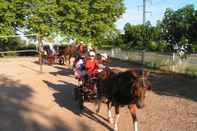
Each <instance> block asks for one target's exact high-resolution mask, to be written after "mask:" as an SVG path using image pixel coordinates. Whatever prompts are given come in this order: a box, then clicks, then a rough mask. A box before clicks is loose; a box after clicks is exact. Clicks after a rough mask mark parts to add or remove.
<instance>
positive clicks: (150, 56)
mask: <svg viewBox="0 0 197 131" xmlns="http://www.w3.org/2000/svg"><path fill="white" fill-rule="evenodd" d="M99 51H100V52H101V53H107V54H109V55H110V56H111V57H114V58H118V59H122V60H129V61H132V62H137V63H141V54H142V52H141V51H136V50H131V51H124V50H121V49H119V48H116V49H111V50H99ZM144 60H145V65H146V66H148V67H151V68H159V69H163V70H168V71H175V72H185V70H188V71H190V69H192V71H190V72H194V73H196V74H197V54H192V55H190V56H189V57H188V59H187V60H184V61H181V60H180V59H179V57H177V56H176V55H175V57H174V59H173V54H172V53H160V52H145V58H144Z"/></svg>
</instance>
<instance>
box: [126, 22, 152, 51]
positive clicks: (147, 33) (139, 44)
mask: <svg viewBox="0 0 197 131" xmlns="http://www.w3.org/2000/svg"><path fill="white" fill-rule="evenodd" d="M124 31H125V35H124V42H125V43H126V44H127V45H128V46H129V47H130V48H135V49H144V48H146V47H147V46H148V43H149V42H150V41H151V40H152V39H153V31H154V28H153V27H152V26H151V24H150V22H147V23H146V24H145V25H130V24H129V23H127V24H126V25H125V27H124Z"/></svg>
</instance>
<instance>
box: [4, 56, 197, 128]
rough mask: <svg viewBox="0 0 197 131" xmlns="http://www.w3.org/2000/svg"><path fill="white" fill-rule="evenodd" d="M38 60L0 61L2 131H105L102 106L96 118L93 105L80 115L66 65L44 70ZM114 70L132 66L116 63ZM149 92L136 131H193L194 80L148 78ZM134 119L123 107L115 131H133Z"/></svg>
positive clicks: (196, 123) (196, 111) (196, 124)
mask: <svg viewBox="0 0 197 131" xmlns="http://www.w3.org/2000/svg"><path fill="white" fill-rule="evenodd" d="M36 60H37V59H36V58H31V57H30V58H6V59H0V131H108V130H112V129H113V126H112V125H110V124H109V123H108V122H107V120H106V118H107V111H106V107H105V105H103V106H102V108H101V112H100V114H99V115H96V114H95V113H94V112H95V106H94V104H93V103H86V104H85V106H86V108H85V109H84V110H83V111H80V110H79V107H78V105H77V103H76V102H75V101H74V98H73V89H74V88H75V85H76V84H77V81H76V80H75V79H74V77H73V73H72V71H71V70H70V69H69V68H68V67H67V66H58V65H54V66H47V65H45V66H44V68H43V69H44V73H42V74H41V73H39V69H40V68H39V65H38V64H36V62H35V61H36ZM112 66H113V68H116V69H120V70H125V69H126V68H128V67H133V65H132V64H129V63H127V62H123V61H119V60H114V61H113V62H112ZM150 79H151V81H152V83H153V90H152V91H150V92H148V93H147V97H146V107H145V108H144V109H142V110H139V111H138V112H137V115H138V119H139V131H197V79H189V78H185V77H184V76H182V75H180V74H175V75H172V74H170V73H161V72H157V73H152V74H151V77H150ZM132 127H133V124H132V119H131V116H130V114H129V111H128V110H127V108H126V107H124V108H121V113H120V121H119V130H120V131H131V129H132Z"/></svg>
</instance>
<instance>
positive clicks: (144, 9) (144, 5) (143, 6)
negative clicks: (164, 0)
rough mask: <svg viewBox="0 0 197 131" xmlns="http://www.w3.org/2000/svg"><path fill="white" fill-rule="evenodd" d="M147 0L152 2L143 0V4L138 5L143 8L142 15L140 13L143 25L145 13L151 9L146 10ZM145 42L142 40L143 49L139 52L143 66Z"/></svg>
mask: <svg viewBox="0 0 197 131" xmlns="http://www.w3.org/2000/svg"><path fill="white" fill-rule="evenodd" d="M148 1H149V2H151V4H152V1H151V0H143V5H140V6H138V8H139V7H142V8H143V15H142V23H143V25H144V24H145V23H146V14H147V13H151V11H147V2H148ZM145 42H146V41H143V44H144V49H143V50H142V53H141V64H142V65H143V66H144V57H145V49H146V47H145V45H146V43H145Z"/></svg>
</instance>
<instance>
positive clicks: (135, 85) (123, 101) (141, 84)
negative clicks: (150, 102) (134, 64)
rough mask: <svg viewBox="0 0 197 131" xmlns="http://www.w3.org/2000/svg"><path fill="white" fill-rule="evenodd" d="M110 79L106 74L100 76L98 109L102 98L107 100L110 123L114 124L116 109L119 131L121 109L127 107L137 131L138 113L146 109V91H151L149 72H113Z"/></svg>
mask: <svg viewBox="0 0 197 131" xmlns="http://www.w3.org/2000/svg"><path fill="white" fill-rule="evenodd" d="M107 74H109V75H108V77H106V73H103V76H105V77H103V76H102V75H101V74H100V76H99V80H100V81H99V85H98V92H99V93H98V94H99V95H100V96H98V97H99V98H98V99H99V100H98V108H97V112H99V110H100V104H101V100H102V98H106V100H107V105H108V117H109V121H110V123H113V119H112V113H111V108H112V106H114V107H115V114H116V115H115V122H114V129H115V130H116V131H117V130H118V119H119V108H120V107H121V106H125V105H127V106H128V108H129V110H130V113H131V115H132V118H133V122H134V128H135V131H137V116H136V111H137V109H138V108H143V107H144V100H145V94H146V90H148V89H151V84H150V82H149V81H148V76H149V72H148V71H146V70H145V71H144V72H142V71H141V70H136V69H132V70H128V71H125V72H121V73H114V72H113V71H111V72H110V73H107Z"/></svg>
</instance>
